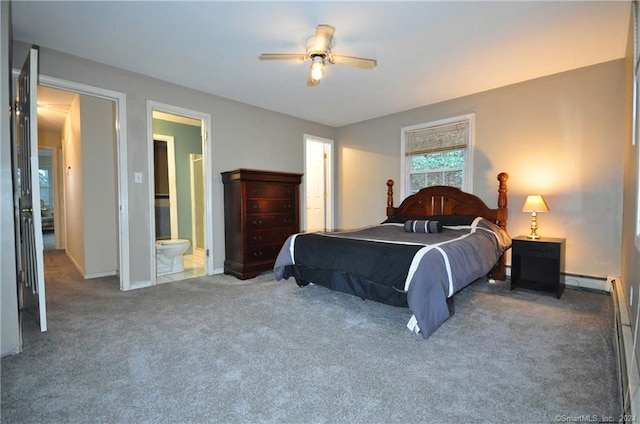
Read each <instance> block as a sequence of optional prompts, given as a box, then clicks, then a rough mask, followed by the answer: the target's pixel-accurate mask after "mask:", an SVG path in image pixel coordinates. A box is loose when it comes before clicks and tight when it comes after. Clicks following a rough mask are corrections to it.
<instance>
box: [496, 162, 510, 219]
mask: <svg viewBox="0 0 640 424" xmlns="http://www.w3.org/2000/svg"><path fill="white" fill-rule="evenodd" d="M508 179H509V174H507V173H506V172H501V173H499V174H498V182H499V183H498V211H499V213H498V220H497V221H498V225H499V226H500V228H502V229H503V230H505V231H507V215H508V213H509V209H508V206H509V205H508V201H507V180H508Z"/></svg>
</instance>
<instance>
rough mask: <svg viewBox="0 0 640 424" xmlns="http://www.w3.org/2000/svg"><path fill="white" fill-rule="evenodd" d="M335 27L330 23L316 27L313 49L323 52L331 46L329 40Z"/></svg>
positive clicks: (331, 38)
mask: <svg viewBox="0 0 640 424" xmlns="http://www.w3.org/2000/svg"><path fill="white" fill-rule="evenodd" d="M335 32H336V29H335V28H334V27H332V26H331V25H326V24H321V25H318V27H317V28H316V36H315V38H314V42H313V51H315V52H325V51H327V50H329V47H331V40H333V34H334V33H335Z"/></svg>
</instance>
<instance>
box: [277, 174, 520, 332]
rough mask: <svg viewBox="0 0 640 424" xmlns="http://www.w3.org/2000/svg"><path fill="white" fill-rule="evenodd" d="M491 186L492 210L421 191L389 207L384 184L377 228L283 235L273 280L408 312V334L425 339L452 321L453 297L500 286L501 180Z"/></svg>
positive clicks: (503, 240)
mask: <svg viewBox="0 0 640 424" xmlns="http://www.w3.org/2000/svg"><path fill="white" fill-rule="evenodd" d="M497 179H498V182H499V183H498V202H497V208H490V207H488V206H487V205H486V204H485V203H484V201H482V200H481V199H480V198H478V197H477V196H475V195H473V194H470V193H466V192H463V191H462V190H460V189H457V188H454V187H446V186H432V187H427V188H423V189H422V190H420V191H419V192H417V193H415V194H413V195H411V196H408V197H407V198H406V199H404V200H403V201H402V203H401V204H400V205H399V206H398V207H395V206H394V205H393V185H394V182H393V180H389V181H387V202H386V203H387V208H386V209H387V211H386V215H387V219H386V220H385V221H384V222H382V223H381V224H379V225H374V226H371V227H366V228H363V229H359V230H355V231H341V232H326V233H307V234H305V233H298V234H294V235H292V236H290V237H289V238H288V239H287V240H286V241H285V243H284V245H283V246H282V248H281V250H280V252H279V254H278V257H277V259H276V262H275V265H274V273H275V276H276V279H277V280H281V279H289V278H290V277H294V279H295V281H296V282H297V284H298V285H299V286H301V287H303V286H306V285H308V284H309V283H313V284H317V285H321V286H324V287H327V288H329V289H331V290H336V291H341V292H344V293H348V294H351V295H355V296H359V297H361V298H363V299H368V300H373V301H376V302H382V303H385V304H388V305H393V306H399V307H408V308H409V309H410V310H411V312H412V313H413V315H412V317H411V319H410V320H409V322H408V323H407V327H408V328H409V329H410V330H411V331H413V332H414V333H416V334H420V335H422V336H423V337H424V338H427V337H429V336H430V335H431V334H432V333H433V332H434V331H435V330H436V329H437V328H438V327H440V325H442V323H444V322H445V321H446V320H447V319H448V318H449V316H450V315H451V310H450V306H452V305H451V304H450V303H451V302H452V297H453V295H454V294H455V293H456V292H458V291H460V290H461V289H463V288H464V287H466V286H468V285H469V284H471V283H473V282H474V281H477V280H478V279H480V278H483V277H488V278H491V279H497V280H504V279H505V257H504V252H505V251H506V250H507V249H509V248H510V247H511V239H510V237H509V235H508V233H507V217H508V208H507V204H508V202H507V179H508V175H507V174H506V173H504V172H503V173H500V174H499V175H498V177H497Z"/></svg>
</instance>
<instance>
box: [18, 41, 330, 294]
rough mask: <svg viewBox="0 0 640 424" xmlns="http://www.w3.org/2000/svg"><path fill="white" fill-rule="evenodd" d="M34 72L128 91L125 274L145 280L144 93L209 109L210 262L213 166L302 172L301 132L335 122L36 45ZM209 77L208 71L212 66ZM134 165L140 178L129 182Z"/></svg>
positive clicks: (216, 186) (318, 131)
mask: <svg viewBox="0 0 640 424" xmlns="http://www.w3.org/2000/svg"><path fill="white" fill-rule="evenodd" d="M27 47H28V46H27V45H25V44H24V43H20V42H16V43H14V57H24V55H25V54H26V49H27ZM40 74H41V75H44V76H47V77H52V78H58V79H61V80H65V81H71V82H74V83H80V84H87V85H90V86H94V87H99V88H103V89H107V90H113V91H117V92H120V93H124V94H125V95H126V96H127V104H126V108H127V122H126V124H127V133H126V136H127V142H128V146H127V150H126V154H127V158H128V166H127V175H128V181H127V183H128V189H129V193H128V199H127V207H128V214H129V223H128V228H127V229H126V230H128V233H129V238H130V245H129V262H130V264H131V269H130V275H129V277H130V281H131V284H132V285H134V286H135V285H138V284H145V282H148V281H150V279H151V263H150V258H151V254H152V249H154V248H155V246H153V245H152V244H151V242H150V241H151V234H152V229H151V221H150V213H149V211H150V210H151V208H150V205H149V198H150V197H149V193H148V190H149V185H148V184H147V183H146V182H147V181H148V178H149V169H148V160H147V159H148V158H147V134H148V129H147V100H153V101H156V102H160V103H164V104H169V105H172V106H176V107H181V108H186V109H190V110H195V111H198V112H201V113H207V114H210V115H211V119H212V128H211V129H210V132H211V137H212V141H213V151H212V154H211V160H210V162H209V163H206V164H205V166H208V167H210V169H211V170H212V174H213V181H211V182H212V184H213V221H214V222H213V228H212V229H211V231H212V232H213V238H214V245H213V259H214V267H215V268H218V269H222V266H223V262H224V220H223V216H224V214H223V211H224V209H223V208H224V206H223V203H222V180H221V176H220V173H221V172H223V171H227V170H232V169H235V168H239V167H244V168H258V169H269V170H279V171H285V172H303V159H302V155H303V140H304V134H310V135H314V136H317V137H323V138H328V139H335V134H336V130H335V129H334V128H331V127H328V126H325V125H321V124H317V123H314V122H310V121H305V120H302V119H297V118H293V117H290V116H287V115H283V114H280V113H276V112H271V111H268V110H265V109H261V108H257V107H253V106H249V105H246V104H242V103H238V102H234V101H231V100H228V99H224V98H221V97H217V96H212V95H209V94H205V93H201V92H197V91H194V90H190V89H187V88H184V87H180V86H176V85H173V84H168V83H166V82H163V81H159V80H156V79H153V78H148V77H144V76H142V75H139V74H134V73H131V72H127V71H124V70H120V69H116V68H112V67H109V66H105V65H101V64H98V63H94V62H91V61H88V60H84V59H80V58H77V57H73V56H69V55H66V54H63V53H59V52H55V51H52V50H48V49H45V48H42V49H41V50H40ZM212 78H215V75H214V74H213V73H212ZM134 172H141V173H142V174H143V179H144V183H143V184H135V183H134V178H133V177H134Z"/></svg>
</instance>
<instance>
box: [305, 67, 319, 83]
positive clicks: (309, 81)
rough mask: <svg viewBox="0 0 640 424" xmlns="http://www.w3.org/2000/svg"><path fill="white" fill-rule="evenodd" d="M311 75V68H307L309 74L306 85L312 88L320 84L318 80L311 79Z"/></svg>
mask: <svg viewBox="0 0 640 424" xmlns="http://www.w3.org/2000/svg"><path fill="white" fill-rule="evenodd" d="M311 73H312V70H311V67H309V73H308V74H307V85H308V86H309V87H314V86H316V85H318V84H320V80H317V79H313V77H312V76H311Z"/></svg>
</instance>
